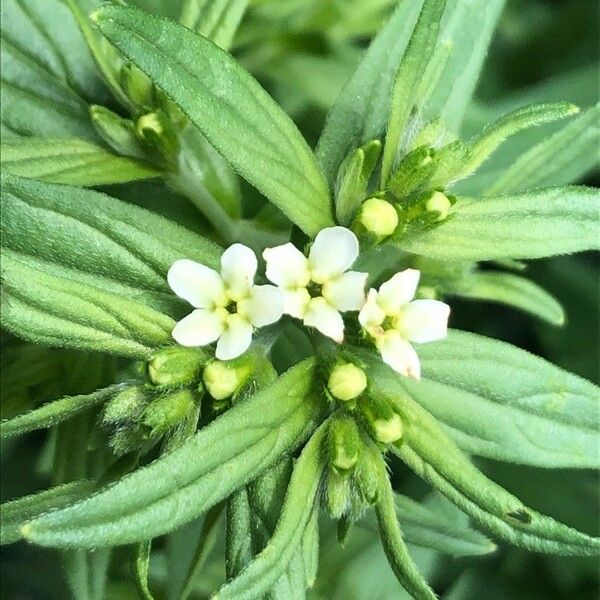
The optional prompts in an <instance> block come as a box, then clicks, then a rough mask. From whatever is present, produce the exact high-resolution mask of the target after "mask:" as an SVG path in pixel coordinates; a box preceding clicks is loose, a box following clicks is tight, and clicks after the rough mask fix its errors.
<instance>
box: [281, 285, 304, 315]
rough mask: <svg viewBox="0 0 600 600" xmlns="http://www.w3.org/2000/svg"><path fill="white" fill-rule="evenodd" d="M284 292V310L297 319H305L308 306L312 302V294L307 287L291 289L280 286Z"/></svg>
mask: <svg viewBox="0 0 600 600" xmlns="http://www.w3.org/2000/svg"><path fill="white" fill-rule="evenodd" d="M280 289H281V291H282V292H283V312H284V313H285V314H286V315H291V316H292V317H295V318H296V319H303V318H304V313H305V312H306V307H307V306H308V303H309V302H310V294H309V293H308V291H307V289H306V288H298V289H297V290H290V289H287V290H286V289H284V288H280Z"/></svg>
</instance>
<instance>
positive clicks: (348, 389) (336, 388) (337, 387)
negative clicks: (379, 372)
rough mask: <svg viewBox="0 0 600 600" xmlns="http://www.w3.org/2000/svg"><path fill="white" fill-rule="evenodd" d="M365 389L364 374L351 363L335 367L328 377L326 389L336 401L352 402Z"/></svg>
mask: <svg viewBox="0 0 600 600" xmlns="http://www.w3.org/2000/svg"><path fill="white" fill-rule="evenodd" d="M366 387H367V376H366V375H365V372H364V371H363V370H362V369H361V368H360V367H357V366H356V365H354V364H352V363H346V364H339V365H336V366H335V367H334V368H333V369H332V371H331V375H330V376H329V381H328V382H327V388H328V389H329V391H330V392H331V395H332V396H333V397H334V398H337V399H338V400H344V401H347V400H352V399H353V398H356V397H358V396H360V394H362V393H363V392H364V390H365V388H366Z"/></svg>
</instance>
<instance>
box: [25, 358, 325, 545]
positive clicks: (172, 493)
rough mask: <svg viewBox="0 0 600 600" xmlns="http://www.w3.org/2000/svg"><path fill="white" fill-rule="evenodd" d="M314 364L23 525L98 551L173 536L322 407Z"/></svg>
mask: <svg viewBox="0 0 600 600" xmlns="http://www.w3.org/2000/svg"><path fill="white" fill-rule="evenodd" d="M313 369H314V363H313V361H312V360H307V361H305V362H303V363H301V364H299V365H297V366H296V367H294V368H292V369H290V370H289V371H288V372H287V373H286V374H285V375H283V376H281V377H280V378H279V379H278V380H277V381H276V382H275V383H274V384H273V385H272V386H270V387H268V388H265V389H264V390H261V391H260V392H258V393H257V394H255V395H254V396H252V397H250V398H248V399H247V400H243V401H242V402H240V403H239V404H236V405H235V406H234V407H233V408H232V409H230V410H229V411H227V412H226V413H225V414H223V415H222V416H220V417H219V418H217V419H216V420H215V421H213V422H212V423H211V424H210V425H208V426H207V427H205V428H204V429H202V430H201V431H199V432H198V433H197V434H195V435H194V436H193V437H192V438H190V439H189V440H187V441H186V442H184V443H183V444H182V445H181V446H180V447H179V448H177V449H175V450H173V451H171V452H170V453H168V454H166V455H164V456H162V457H160V458H159V459H157V460H155V461H154V462H153V463H151V464H150V465H149V466H147V467H144V468H142V469H139V470H138V471H135V472H134V473H132V474H130V475H127V476H126V477H124V478H123V479H121V480H120V481H118V482H117V483H115V484H113V485H111V486H109V487H107V488H106V489H104V490H102V491H100V492H98V493H97V494H95V495H94V496H92V497H91V498H88V499H86V500H83V501H82V502H79V503H77V504H75V505H73V506H71V507H69V508H66V509H64V510H59V511H56V512H53V513H51V514H48V515H44V516H43V517H40V518H39V519H36V520H34V521H32V522H31V523H29V524H27V525H26V526H25V528H24V529H23V535H24V536H25V537H26V538H27V539H29V540H30V541H32V542H34V543H37V544H40V545H43V546H58V547H73V546H75V547H81V548H96V547H102V546H112V545H118V544H126V543H131V542H135V541H140V540H144V539H148V538H149V537H155V536H157V535H161V534H163V533H166V532H168V531H172V530H173V529H175V528H176V527H178V526H179V525H182V524H183V523H186V522H188V521H190V520H191V519H193V518H194V517H196V516H198V515H200V514H201V513H203V512H205V511H206V510H208V509H209V508H210V507H211V506H214V505H215V504H216V503H218V502H220V501H221V500H223V499H224V498H226V497H227V496H229V494H231V493H232V492H233V491H234V490H236V489H238V488H240V487H241V486H242V485H244V484H246V483H247V482H248V481H249V480H251V479H253V478H255V477H256V476H257V475H259V474H260V473H261V472H263V471H264V470H266V469H268V468H269V467H270V466H271V465H273V464H274V463H275V462H277V461H278V460H280V459H281V457H282V456H283V455H285V454H286V453H288V452H290V451H291V450H292V449H293V448H295V447H296V446H297V445H298V444H300V443H301V442H302V440H304V439H306V437H307V435H308V434H309V433H310V432H311V431H312V429H313V428H314V427H315V425H316V422H317V421H318V420H319V419H320V418H321V415H322V411H323V409H324V407H323V404H322V400H321V399H320V398H317V397H315V394H314V392H313V390H312V386H313V382H312V378H313Z"/></svg>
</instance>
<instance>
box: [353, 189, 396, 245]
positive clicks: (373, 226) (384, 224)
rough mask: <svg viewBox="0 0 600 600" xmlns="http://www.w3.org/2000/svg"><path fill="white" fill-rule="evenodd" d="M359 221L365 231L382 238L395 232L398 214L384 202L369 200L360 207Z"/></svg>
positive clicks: (377, 199)
mask: <svg viewBox="0 0 600 600" xmlns="http://www.w3.org/2000/svg"><path fill="white" fill-rule="evenodd" d="M359 221H360V223H361V224H362V225H363V226H364V228H365V229H366V230H367V231H369V232H371V233H374V234H375V235H377V236H381V237H384V236H388V235H392V233H394V231H395V230H396V227H397V226H398V213H397V212H396V209H395V208H394V206H393V205H392V204H390V203H389V202H387V201H386V200H382V199H381V198H369V199H368V200H365V202H363V205H362V206H361V209H360V217H359Z"/></svg>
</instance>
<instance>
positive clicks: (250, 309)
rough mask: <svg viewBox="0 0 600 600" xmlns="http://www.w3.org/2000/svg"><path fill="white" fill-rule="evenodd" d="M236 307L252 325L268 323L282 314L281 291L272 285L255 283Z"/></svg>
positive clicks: (279, 317) (257, 325)
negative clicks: (248, 293) (248, 295)
mask: <svg viewBox="0 0 600 600" xmlns="http://www.w3.org/2000/svg"><path fill="white" fill-rule="evenodd" d="M237 309H238V314H240V315H242V316H243V317H245V318H246V319H247V320H248V321H250V323H252V325H254V327H264V326H265V325H270V324H271V323H275V321H279V319H281V316H282V315H283V292H282V291H281V290H280V289H279V288H276V287H275V286H274V285H255V286H254V287H253V288H252V290H251V292H250V297H249V298H246V299H245V300H242V301H241V302H238V305H237Z"/></svg>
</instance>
